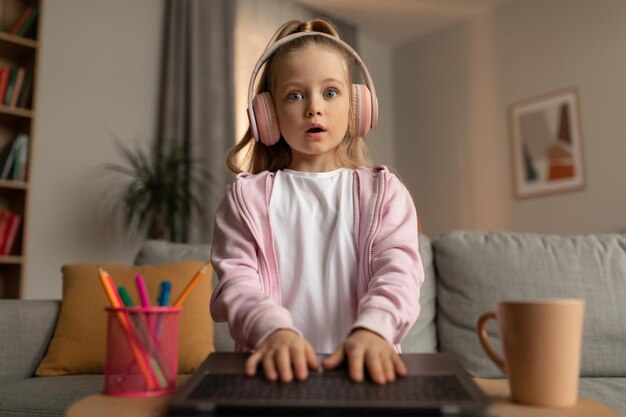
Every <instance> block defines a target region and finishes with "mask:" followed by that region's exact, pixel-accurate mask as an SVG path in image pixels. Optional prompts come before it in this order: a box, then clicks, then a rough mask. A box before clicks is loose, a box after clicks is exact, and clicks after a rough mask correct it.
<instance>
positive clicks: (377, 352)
mask: <svg viewBox="0 0 626 417" xmlns="http://www.w3.org/2000/svg"><path fill="white" fill-rule="evenodd" d="M346 356H347V359H348V374H349V375H350V378H351V379H352V380H353V381H355V382H362V381H363V373H364V372H363V369H364V367H363V366H364V365H365V366H367V371H368V372H369V375H370V378H371V379H372V381H373V382H374V383H376V384H381V385H384V384H386V383H387V382H393V381H394V380H395V379H396V375H398V376H405V375H406V366H405V365H404V362H402V359H400V356H399V355H398V353H397V352H396V351H395V349H394V348H393V346H392V345H390V344H389V343H388V342H387V341H386V340H385V339H383V338H382V337H381V336H380V335H378V334H376V333H374V332H371V331H369V330H366V329H357V330H355V331H353V332H352V333H351V334H350V336H348V338H347V339H346V340H345V342H343V344H342V345H341V346H339V348H337V350H336V351H335V352H334V353H333V354H332V355H330V356H329V357H328V358H326V359H324V360H323V361H322V365H323V366H324V368H325V369H334V368H336V367H337V366H339V364H341V363H342V362H343V361H344V358H345V357H346Z"/></svg>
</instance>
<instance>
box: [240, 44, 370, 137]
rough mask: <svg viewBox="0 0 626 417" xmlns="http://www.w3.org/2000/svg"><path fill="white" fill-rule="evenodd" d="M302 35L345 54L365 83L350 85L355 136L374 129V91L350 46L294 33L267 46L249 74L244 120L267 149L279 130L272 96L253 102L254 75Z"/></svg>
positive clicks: (364, 68) (257, 96)
mask: <svg viewBox="0 0 626 417" xmlns="http://www.w3.org/2000/svg"><path fill="white" fill-rule="evenodd" d="M302 36H325V37H327V38H329V39H332V40H333V41H334V42H336V43H337V44H338V45H340V46H342V47H343V48H344V49H345V50H346V51H348V53H349V54H350V57H351V58H352V59H354V61H355V62H356V64H357V67H358V68H359V70H360V72H361V74H362V75H363V78H364V79H365V83H366V84H367V85H363V84H352V114H353V115H354V120H353V123H354V128H355V132H356V133H357V136H361V137H362V136H365V135H366V134H367V132H369V131H370V130H375V129H376V126H378V98H377V97H376V89H375V88H374V82H373V81H372V77H371V76H370V73H369V71H368V70H367V67H366V66H365V64H364V63H363V60H362V59H361V57H359V55H358V54H357V53H356V51H355V50H354V49H352V47H350V45H348V44H347V43H345V42H344V41H342V40H341V39H339V38H337V37H335V36H332V35H329V34H326V33H322V32H298V33H293V34H291V35H288V36H285V37H284V38H282V39H279V40H278V41H276V42H275V43H274V44H272V45H271V46H270V47H268V48H267V49H266V50H265V52H263V55H261V58H259V62H257V64H256V65H255V67H254V71H252V77H251V78H250V85H249V86H248V119H249V120H250V128H251V130H252V136H253V137H254V139H255V140H256V141H257V142H259V141H261V143H263V144H264V145H267V146H270V145H273V144H275V143H276V142H278V140H279V139H280V128H279V126H278V117H277V116H276V108H275V107H274V100H273V99H272V95H271V94H270V93H269V92H267V91H266V92H263V93H260V94H258V95H256V96H255V97H254V99H253V98H252V95H253V90H254V82H255V80H256V76H257V74H258V73H259V71H260V69H261V66H262V65H263V64H264V63H265V62H267V60H268V59H269V58H270V57H271V56H272V54H273V53H274V52H276V50H277V49H278V48H280V47H281V46H282V45H285V44H286V43H288V42H291V41H292V40H294V39H296V38H300V37H302Z"/></svg>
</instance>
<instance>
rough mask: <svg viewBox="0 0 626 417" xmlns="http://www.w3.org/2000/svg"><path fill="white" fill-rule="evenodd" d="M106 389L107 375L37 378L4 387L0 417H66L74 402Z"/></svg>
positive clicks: (0, 399)
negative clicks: (66, 411) (67, 410)
mask: <svg viewBox="0 0 626 417" xmlns="http://www.w3.org/2000/svg"><path fill="white" fill-rule="evenodd" d="M103 388H104V376H103V375H65V376H54V377H36V378H29V379H25V380H21V381H15V382H12V383H10V384H0V416H2V417H34V416H37V417H62V416H63V415H64V414H65V409H66V408H67V407H69V406H70V405H71V404H72V403H74V402H76V401H78V400H79V399H81V398H83V397H86V396H88V395H92V394H99V393H101V392H102V389H103Z"/></svg>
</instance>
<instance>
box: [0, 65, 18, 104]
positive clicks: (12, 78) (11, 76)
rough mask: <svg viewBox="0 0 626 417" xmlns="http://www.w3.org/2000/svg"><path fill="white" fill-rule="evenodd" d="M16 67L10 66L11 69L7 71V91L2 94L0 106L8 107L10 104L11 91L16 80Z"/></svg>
mask: <svg viewBox="0 0 626 417" xmlns="http://www.w3.org/2000/svg"><path fill="white" fill-rule="evenodd" d="M17 70H18V66H17V65H11V69H10V70H9V71H10V72H9V84H8V85H7V90H6V92H5V93H4V96H3V98H2V104H4V105H5V106H8V105H9V104H11V97H13V90H14V89H15V80H16V78H17Z"/></svg>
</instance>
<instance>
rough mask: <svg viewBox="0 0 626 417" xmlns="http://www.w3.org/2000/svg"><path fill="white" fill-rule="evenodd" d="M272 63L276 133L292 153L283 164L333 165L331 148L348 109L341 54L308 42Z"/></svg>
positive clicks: (328, 167)
mask: <svg viewBox="0 0 626 417" xmlns="http://www.w3.org/2000/svg"><path fill="white" fill-rule="evenodd" d="M278 64H279V65H277V70H276V74H275V75H276V77H275V80H276V82H275V88H274V89H273V91H272V96H273V98H274V102H275V104H276V112H277V115H278V124H279V125H280V131H281V133H282V135H283V137H284V138H285V140H286V141H287V143H288V144H289V146H290V147H291V151H292V162H291V164H290V166H289V168H291V169H296V170H302V171H328V170H332V169H335V168H339V165H338V162H337V158H336V149H337V146H338V145H339V144H340V143H341V141H342V140H343V138H344V136H345V135H346V132H347V130H348V122H349V110H350V85H349V82H348V77H347V68H346V63H345V61H344V59H343V57H342V56H341V55H339V54H338V53H337V52H334V51H332V50H329V49H327V48H323V47H319V46H312V47H308V48H305V49H301V50H298V51H295V52H291V53H288V54H286V55H284V56H283V57H281V58H280V62H279V63H278Z"/></svg>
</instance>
